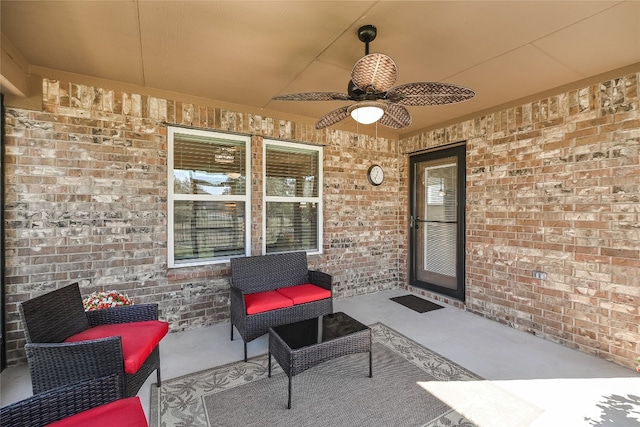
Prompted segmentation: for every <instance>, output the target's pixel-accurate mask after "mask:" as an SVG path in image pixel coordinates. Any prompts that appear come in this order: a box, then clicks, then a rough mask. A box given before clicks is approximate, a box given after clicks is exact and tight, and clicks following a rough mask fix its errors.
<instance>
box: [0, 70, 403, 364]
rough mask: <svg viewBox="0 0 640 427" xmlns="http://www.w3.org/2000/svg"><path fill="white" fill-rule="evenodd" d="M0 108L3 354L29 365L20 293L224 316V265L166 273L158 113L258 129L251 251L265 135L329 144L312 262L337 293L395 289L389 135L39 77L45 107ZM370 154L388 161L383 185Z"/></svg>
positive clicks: (163, 152) (183, 325)
mask: <svg viewBox="0 0 640 427" xmlns="http://www.w3.org/2000/svg"><path fill="white" fill-rule="evenodd" d="M6 118H7V126H6V130H7V138H6V147H5V150H6V164H7V168H6V173H7V175H6V176H7V178H6V223H7V226H6V253H5V256H6V263H7V299H6V312H7V348H8V355H7V356H8V361H9V363H16V362H19V361H24V351H23V347H24V343H25V341H24V335H23V331H22V326H21V324H20V321H19V315H18V312H17V303H18V302H20V301H24V300H27V299H29V298H31V297H33V296H35V295H37V294H41V293H44V292H47V291H50V290H52V289H55V288H58V287H61V286H64V285H67V284H69V283H72V282H76V281H77V282H79V283H80V285H81V289H82V292H83V294H88V293H90V292H92V291H94V290H107V289H115V290H119V291H124V292H126V293H127V294H128V295H129V296H132V297H133V298H134V299H135V300H136V301H137V302H139V303H142V302H157V303H158V304H159V306H160V316H161V317H162V318H163V319H166V320H168V321H169V322H170V323H171V330H172V331H179V330H185V329H190V328H196V327H200V326H203V325H209V324H212V323H215V322H222V321H227V320H228V317H229V308H228V299H229V293H228V268H229V266H228V263H225V264H216V265H209V266H205V267H197V268H177V269H167V259H166V257H167V251H166V240H167V239H166V236H167V227H166V221H167V219H166V218H167V215H166V214H167V212H166V210H167V203H166V202H167V168H166V159H167V143H166V126H165V125H164V124H163V123H164V122H169V123H177V124H182V125H189V126H194V127H201V128H209V129H215V130H224V131H233V132H241V133H247V134H251V135H253V137H252V142H251V144H252V160H251V161H252V168H253V170H254V175H253V177H252V179H253V188H254V189H255V192H254V194H253V195H252V201H253V206H252V215H253V218H254V221H253V223H252V232H253V238H252V251H253V253H256V254H257V253H259V252H260V248H261V246H260V241H261V240H260V237H261V236H260V233H261V232H262V227H261V225H260V221H261V212H262V194H261V193H260V189H261V188H262V186H261V185H259V184H260V183H261V177H260V173H261V171H262V139H263V137H268V138H276V139H287V140H296V141H300V142H310V143H315V144H318V143H319V144H323V145H325V152H324V156H325V162H324V171H325V174H324V186H325V188H324V194H325V205H324V218H325V224H324V227H325V237H324V254H323V255H318V256H310V259H309V261H310V264H311V267H312V268H318V269H321V270H323V271H326V272H328V273H330V274H332V275H333V276H334V286H335V288H334V289H335V291H336V296H337V297H341V296H347V295H355V294H360V293H366V292H372V291H377V290H380V289H386V288H392V287H396V286H397V285H398V261H397V256H398V255H397V254H398V251H397V247H398V245H399V242H398V233H397V226H398V220H397V218H398V211H399V206H398V204H397V198H398V197H397V195H398V181H399V177H398V174H397V162H398V153H397V141H395V140H387V139H384V138H372V137H368V136H364V135H360V137H357V136H356V135H354V134H352V133H349V132H342V131H335V130H324V131H316V130H315V129H314V127H313V125H308V124H301V123H296V122H291V121H276V120H274V119H273V118H270V117H261V116H257V115H250V114H242V113H237V112H233V111H228V110H225V109H222V108H219V107H216V105H215V104H211V105H209V104H206V103H204V102H203V104H202V105H196V104H192V103H183V102H180V101H179V100H171V99H159V98H155V97H151V96H146V95H144V94H136V93H123V92H118V91H114V90H109V89H104V88H99V87H91V86H85V85H79V84H74V83H73V82H62V81H56V80H47V79H44V80H43V111H30V110H22V109H16V108H8V109H7V114H6ZM372 153H374V154H372ZM370 162H376V163H380V164H381V165H382V166H383V167H385V170H386V171H387V175H386V181H385V183H384V184H383V185H382V186H380V187H372V186H370V185H369V184H368V183H367V178H366V171H367V168H368V166H369V164H370Z"/></svg>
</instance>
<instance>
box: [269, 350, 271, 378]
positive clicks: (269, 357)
mask: <svg viewBox="0 0 640 427" xmlns="http://www.w3.org/2000/svg"><path fill="white" fill-rule="evenodd" d="M269 378H271V352H269Z"/></svg>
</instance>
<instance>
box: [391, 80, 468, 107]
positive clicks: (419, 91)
mask: <svg viewBox="0 0 640 427" xmlns="http://www.w3.org/2000/svg"><path fill="white" fill-rule="evenodd" d="M474 96H476V93H475V92H474V91H472V90H471V89H469V88H466V87H464V86H458V85H452V84H448V83H435V82H419V83H407V84H403V85H400V86H396V87H394V88H393V89H390V90H389V91H388V92H387V97H386V98H387V99H388V100H389V101H391V102H393V103H394V104H397V105H416V106H420V105H445V104H454V103H456V102H462V101H467V100H469V99H471V98H473V97H474Z"/></svg>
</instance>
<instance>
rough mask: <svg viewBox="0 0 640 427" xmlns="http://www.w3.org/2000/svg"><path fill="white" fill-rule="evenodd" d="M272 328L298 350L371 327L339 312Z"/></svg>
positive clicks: (292, 347) (293, 348) (291, 346)
mask: <svg viewBox="0 0 640 427" xmlns="http://www.w3.org/2000/svg"><path fill="white" fill-rule="evenodd" d="M272 329H273V331H274V332H275V333H276V334H278V336H280V338H282V340H283V341H284V342H285V343H286V344H287V345H288V346H289V348H291V349H292V350H296V349H300V348H303V347H307V346H310V345H313V344H319V343H322V342H327V341H331V340H334V339H336V338H340V337H344V336H346V335H350V334H353V333H355V332H360V331H364V330H367V329H369V327H368V326H366V325H365V324H363V323H360V322H358V321H357V320H355V319H353V318H352V317H350V316H348V315H347V314H345V313H342V312H338V313H333V314H327V315H324V316H320V317H317V318H314V319H309V320H303V321H301V322H296V323H291V324H289V325H282V326H276V327H275V328H272Z"/></svg>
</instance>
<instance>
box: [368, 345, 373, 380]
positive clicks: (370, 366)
mask: <svg viewBox="0 0 640 427" xmlns="http://www.w3.org/2000/svg"><path fill="white" fill-rule="evenodd" d="M369 378H373V351H372V350H369Z"/></svg>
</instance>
